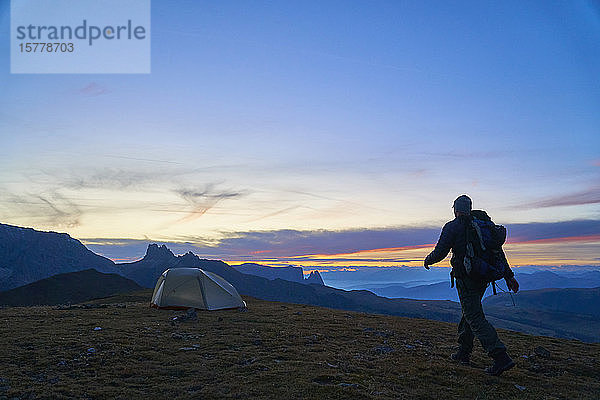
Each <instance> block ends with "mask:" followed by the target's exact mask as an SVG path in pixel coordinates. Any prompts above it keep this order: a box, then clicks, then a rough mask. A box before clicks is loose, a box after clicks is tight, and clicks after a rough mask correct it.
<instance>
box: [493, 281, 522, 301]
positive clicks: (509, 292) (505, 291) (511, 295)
mask: <svg viewBox="0 0 600 400" xmlns="http://www.w3.org/2000/svg"><path fill="white" fill-rule="evenodd" d="M493 283H494V284H495V283H496V282H495V281H494V282H493ZM498 289H500V290H501V291H503V292H504V293H508V294H509V295H510V299H511V300H512V303H513V307H516V306H517V305H516V304H515V298H514V296H513V294H512V293H511V291H510V290H508V287H507V288H506V289H507V290H504V289H502V288H501V287H500V285H498Z"/></svg>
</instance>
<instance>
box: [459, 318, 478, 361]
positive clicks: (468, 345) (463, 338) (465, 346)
mask: <svg viewBox="0 0 600 400" xmlns="http://www.w3.org/2000/svg"><path fill="white" fill-rule="evenodd" d="M473 339H474V336H473V331H472V330H471V327H470V326H469V324H468V323H467V320H466V319H465V317H464V315H463V317H462V318H461V319H460V322H459V323H458V344H459V346H460V349H461V350H462V351H464V352H465V353H467V354H471V352H472V351H473Z"/></svg>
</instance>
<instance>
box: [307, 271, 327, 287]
mask: <svg viewBox="0 0 600 400" xmlns="http://www.w3.org/2000/svg"><path fill="white" fill-rule="evenodd" d="M306 283H310V284H315V285H323V286H324V285H325V282H323V278H321V274H320V273H319V271H311V273H310V275H308V278H306Z"/></svg>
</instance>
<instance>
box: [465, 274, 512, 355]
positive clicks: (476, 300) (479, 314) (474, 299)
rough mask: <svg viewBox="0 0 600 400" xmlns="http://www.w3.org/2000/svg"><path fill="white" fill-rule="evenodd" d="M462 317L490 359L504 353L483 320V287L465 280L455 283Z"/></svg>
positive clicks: (504, 348)
mask: <svg viewBox="0 0 600 400" xmlns="http://www.w3.org/2000/svg"><path fill="white" fill-rule="evenodd" d="M456 287H457V289H458V295H459V298H460V306H461V308H462V315H463V318H464V319H465V321H466V323H467V324H468V325H469V327H470V329H471V331H472V334H473V335H475V337H477V339H479V341H480V342H481V345H482V346H483V348H484V349H485V351H487V353H488V355H489V356H490V357H494V356H496V355H498V354H501V353H504V352H506V347H505V346H504V344H503V343H502V342H501V341H500V339H499V338H498V334H497V333H496V330H495V329H494V327H493V326H492V325H491V324H490V323H489V322H488V321H487V320H486V319H485V315H484V314H483V307H482V306H481V298H482V296H483V294H484V293H485V285H481V284H479V283H477V282H473V281H472V280H470V279H468V278H465V279H459V280H457V282H456Z"/></svg>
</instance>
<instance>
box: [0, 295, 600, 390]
mask: <svg viewBox="0 0 600 400" xmlns="http://www.w3.org/2000/svg"><path fill="white" fill-rule="evenodd" d="M149 296H150V294H149V291H144V292H141V293H140V294H139V295H135V294H133V295H126V296H118V297H115V298H113V299H112V300H109V299H104V300H99V301H97V302H102V303H110V302H111V301H113V302H129V303H127V307H126V308H121V307H119V306H118V305H116V304H112V305H109V306H108V307H106V308H97V309H71V310H54V309H52V308H51V307H31V308H6V309H2V310H0V340H1V341H2V342H1V344H0V346H1V348H2V352H0V378H3V379H4V380H5V381H4V382H3V381H1V380H0V395H2V391H3V387H4V388H6V385H8V386H10V389H8V392H7V393H6V394H7V395H8V396H9V397H10V396H24V395H26V394H27V393H30V396H31V398H34V397H35V398H38V397H39V398H61V396H64V397H77V398H99V399H104V398H106V399H109V398H122V399H131V398H144V397H145V398H214V397H232V398H249V397H257V398H340V399H342V398H343V399H352V398H357V399H358V398H376V399H379V398H421V399H450V398H459V397H464V398H470V399H475V398H478V399H486V398H490V399H511V398H515V399H517V398H518V399H522V398H531V399H540V398H545V399H553V398H564V399H567V398H568V399H573V398H590V399H593V398H596V399H597V398H600V345H598V344H584V343H580V342H575V341H568V340H563V339H553V338H547V337H535V336H529V335H525V334H520V333H514V332H507V331H501V332H500V334H501V337H502V339H503V340H504V341H505V343H506V344H507V345H508V347H509V349H510V351H511V354H512V355H513V356H515V358H516V361H517V365H518V367H517V368H515V369H514V370H512V371H510V372H508V373H506V374H505V375H504V376H503V377H502V378H494V377H488V376H486V375H485V374H484V373H483V372H482V371H481V368H483V367H484V365H485V364H486V363H487V361H488V360H487V357H486V356H485V355H484V354H483V353H482V352H481V349H480V347H479V346H477V347H476V349H477V350H476V352H475V354H474V363H475V368H473V367H464V366H458V365H454V364H451V363H449V362H448V361H447V355H448V354H449V353H450V352H451V351H452V349H453V347H454V340H455V330H456V326H455V325H453V324H449V323H444V322H437V321H430V320H420V319H408V318H401V317H393V316H382V315H373V314H362V313H355V312H347V311H340V310H331V309H327V308H319V307H313V306H303V305H293V304H286V303H277V302H266V301H262V300H256V299H253V298H245V300H246V302H247V303H248V306H249V311H248V312H238V311H217V312H199V314H198V316H199V320H198V322H182V323H177V324H175V326H172V325H171V324H170V318H171V317H172V316H174V315H177V314H178V313H177V312H173V311H159V310H154V309H150V308H149V307H148V304H147V300H148V298H149ZM95 326H101V327H102V328H103V329H102V330H101V331H93V328H94V327H95ZM540 345H541V346H544V347H545V348H547V349H548V350H549V351H550V352H551V358H550V359H544V358H539V357H537V356H535V357H533V358H532V357H530V358H529V359H525V358H522V357H520V356H521V355H530V354H532V352H533V349H534V348H535V347H536V346H540ZM90 347H94V348H95V349H96V353H95V354H88V352H87V349H88V348H90ZM184 347H190V348H193V349H194V350H189V351H183V350H180V348H184ZM390 348H391V349H393V351H392V352H386V351H387V350H389V349H390ZM515 384H517V385H521V386H525V387H526V389H525V390H523V391H521V390H519V389H517V388H516V387H515Z"/></svg>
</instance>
